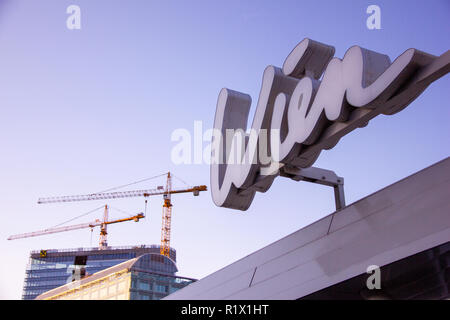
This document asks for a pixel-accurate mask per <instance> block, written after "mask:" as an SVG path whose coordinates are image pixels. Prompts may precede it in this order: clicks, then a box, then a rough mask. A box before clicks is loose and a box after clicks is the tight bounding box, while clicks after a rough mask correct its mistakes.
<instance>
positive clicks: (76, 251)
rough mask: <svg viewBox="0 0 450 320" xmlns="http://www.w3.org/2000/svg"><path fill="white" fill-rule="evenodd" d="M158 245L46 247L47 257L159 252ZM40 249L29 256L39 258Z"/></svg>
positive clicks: (171, 256) (174, 253)
mask: <svg viewBox="0 0 450 320" xmlns="http://www.w3.org/2000/svg"><path fill="white" fill-rule="evenodd" d="M160 248H161V246H160V245H154V244H153V245H139V246H120V247H107V248H102V249H100V248H99V247H93V248H68V249H46V250H45V251H46V253H47V257H64V256H74V255H105V254H117V253H126V252H135V253H136V255H137V256H140V255H143V254H146V253H159V252H160ZM40 252H41V251H40V250H33V251H31V252H30V257H31V258H34V259H40V258H41V256H40ZM170 258H171V259H173V260H174V261H176V250H175V249H174V248H170Z"/></svg>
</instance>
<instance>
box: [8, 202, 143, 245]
mask: <svg viewBox="0 0 450 320" xmlns="http://www.w3.org/2000/svg"><path fill="white" fill-rule="evenodd" d="M98 209H99V208H97V209H96V210H98ZM108 212H109V207H108V205H105V210H104V213H103V221H100V220H99V219H96V220H95V221H93V222H88V223H81V224H75V225H71V226H64V227H56V228H48V229H44V230H39V231H34V232H28V233H22V234H16V235H12V236H10V237H9V238H8V240H16V239H22V238H29V237H37V236H42V235H45V234H53V233H57V232H65V231H72V230H78V229H84V228H91V229H92V228H94V227H98V226H100V240H99V248H100V249H106V248H107V247H108V241H107V235H108V232H107V226H108V225H109V224H113V223H119V222H125V221H135V222H138V221H139V220H140V219H143V218H145V215H144V213H142V212H141V213H138V214H137V215H134V216H132V217H127V218H122V219H117V220H111V221H110V220H108Z"/></svg>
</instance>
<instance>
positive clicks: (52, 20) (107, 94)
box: [0, 0, 450, 299]
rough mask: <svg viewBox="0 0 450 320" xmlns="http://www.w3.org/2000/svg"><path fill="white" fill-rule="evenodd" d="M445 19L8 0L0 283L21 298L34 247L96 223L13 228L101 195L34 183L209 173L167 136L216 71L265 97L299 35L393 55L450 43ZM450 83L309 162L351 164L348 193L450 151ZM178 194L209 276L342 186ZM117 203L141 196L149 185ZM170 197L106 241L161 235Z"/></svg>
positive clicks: (357, 194) (199, 268) (189, 248)
mask: <svg viewBox="0 0 450 320" xmlns="http://www.w3.org/2000/svg"><path fill="white" fill-rule="evenodd" d="M70 4H77V5H79V6H80V8H81V26H82V29H81V30H68V29H67V28H66V19H67V17H68V15H67V14H66V8H67V7H68V6H69V5H70ZM370 4H377V5H379V6H380V8H381V27H382V29H381V30H368V29H367V28H366V19H367V16H368V15H367V14H366V8H367V6H368V5H370ZM449 20H450V2H449V1H447V0H440V1H439V0H430V1H356V0H354V1H334V0H333V1H300V0H296V1H287V0H283V1H256V0H253V1H250V0H247V1H242V0H238V1H235V0H232V1H231V0H229V1H220V2H219V1H197V0H193V1H147V0H145V1H144V0H141V1H138V0H130V1H117V0H96V1H92V0H84V1H82V0H71V1H66V0H53V1H50V0H40V1H25V0H0V48H1V50H0V137H1V138H0V150H1V157H0V217H1V227H0V252H1V253H2V263H1V265H0V298H3V299H20V297H21V290H22V285H23V278H24V273H25V265H26V263H27V258H28V253H29V251H30V250H38V249H45V248H74V247H82V246H90V245H91V234H90V231H89V230H80V231H74V232H67V233H61V234H55V235H50V236H43V237H37V238H30V239H23V240H16V241H7V240H6V238H7V237H8V236H9V235H10V234H14V233H22V232H28V231H34V230H39V229H42V228H46V227H50V226H53V225H55V224H58V223H60V222H62V221H65V220H67V219H70V218H72V217H74V216H77V215H79V214H81V213H84V212H86V211H89V210H90V209H93V208H96V207H98V206H100V205H102V204H104V203H105V202H104V201H98V202H95V201H91V202H84V203H83V202H81V203H69V204H67V203H66V204H48V205H38V204H37V203H36V200H37V198H38V197H41V196H52V195H70V194H83V193H90V192H95V191H99V190H103V189H107V188H109V187H113V186H116V185H120V184H124V183H127V182H131V181H134V180H139V179H140V178H145V177H149V176H153V175H156V174H159V173H162V172H166V171H168V170H171V171H173V172H174V173H175V174H176V175H178V176H180V177H181V178H183V179H184V180H185V181H187V182H189V183H190V184H209V167H208V166H207V165H206V164H204V165H175V164H173V163H172V162H171V158H170V152H171V149H172V147H173V146H174V143H173V142H171V140H170V136H171V133H172V131H173V130H175V129H177V128H186V129H188V130H190V131H192V130H193V123H194V121H195V120H202V121H203V124H204V126H205V128H209V127H211V126H212V123H213V118H214V112H215V105H216V100H217V95H218V93H219V91H220V89H221V88H222V87H228V88H230V89H234V90H238V91H242V92H246V93H249V94H250V95H251V96H252V98H253V101H254V102H256V100H257V95H258V93H259V89H260V84H261V77H262V73H263V71H264V68H265V67H266V66H267V65H269V64H272V65H276V66H281V65H282V63H283V61H284V59H285V58H286V56H287V55H288V54H289V52H290V51H291V50H292V49H293V48H294V46H295V45H296V44H297V43H298V42H300V41H301V40H302V39H303V38H305V37H308V38H311V39H314V40H317V41H320V42H323V43H327V44H330V45H333V46H335V47H336V56H338V57H342V56H343V54H344V53H345V51H346V50H347V49H348V48H349V47H351V46H352V45H355V44H357V45H360V46H362V47H366V48H368V49H371V50H374V51H378V52H381V53H386V54H388V55H389V56H390V57H391V59H394V58H396V57H397V56H398V55H400V54H401V53H402V52H403V51H405V50H406V49H408V48H411V47H413V48H417V49H420V50H423V51H426V52H428V53H431V54H435V55H440V54H442V53H443V52H445V51H446V50H448V49H449V47H450V45H449V44H450V40H449V33H450V32H449V31H450V24H449ZM449 85H450V78H449V77H448V76H447V77H444V78H442V79H440V80H439V81H437V82H436V83H434V84H432V85H431V86H430V87H429V88H428V89H427V91H425V92H424V93H423V94H422V95H421V96H420V97H419V98H418V99H417V100H416V101H414V102H413V103H412V104H411V105H410V106H409V107H408V108H407V109H405V110H404V111H402V112H400V113H398V114H396V115H394V116H380V117H378V118H376V119H374V120H373V121H372V122H371V123H370V124H369V126H368V127H366V128H363V129H358V130H356V131H354V132H353V133H351V134H349V135H348V136H346V137H345V138H343V139H342V140H341V142H340V143H339V144H338V145H337V146H336V147H335V148H334V149H332V150H330V151H325V152H323V153H322V155H321V156H320V158H319V160H318V162H317V163H316V165H317V166H321V167H324V168H327V169H332V170H335V171H336V172H337V173H338V174H339V175H341V176H343V177H344V178H345V183H346V185H345V191H346V199H347V203H351V202H354V201H356V200H358V199H360V198H361V197H364V196H366V195H368V194H370V193H372V192H375V191H377V190H378V189H380V188H382V187H384V186H387V185H389V184H391V183H393V182H395V181H397V180H399V179H401V178H403V177H405V176H408V175H410V174H412V173H414V172H416V171H418V170H420V169H422V168H424V167H426V166H429V165H431V164H433V163H435V162H437V161H439V160H442V159H443V158H445V157H447V156H448V155H449V142H450V141H449V137H450V129H449V124H448V123H449V118H450V109H449V101H450V90H449V87H450V86H449ZM252 110H254V106H253V108H252ZM161 183H162V180H160V181H157V182H151V183H148V184H143V185H139V186H138V187H152V186H153V185H157V184H161ZM180 186H181V185H180ZM173 203H174V208H173V229H172V246H173V247H174V248H176V250H177V252H178V266H179V270H180V272H179V274H180V275H184V276H188V277H195V278H201V277H204V276H206V275H208V274H209V273H211V272H213V271H215V270H217V269H218V268H220V267H223V266H225V265H227V264H229V263H231V262H233V261H235V260H237V259H239V258H241V257H243V256H245V255H247V254H250V253H251V252H253V251H255V250H257V249H259V248H261V247H263V246H265V245H267V244H269V243H271V242H273V241H275V240H277V239H279V238H281V237H283V236H285V235H287V234H289V233H291V232H294V231H296V230H298V229H299V228H301V227H304V226H305V225H307V224H309V223H311V222H313V221H315V220H317V219H319V218H321V217H323V216H325V215H327V214H329V213H330V212H332V211H333V206H334V199H333V192H332V190H330V189H328V188H326V187H323V186H315V185H311V184H307V183H296V182H293V181H287V180H282V179H278V180H277V181H276V182H275V184H274V185H273V187H272V188H271V189H270V190H269V191H268V192H267V193H266V194H257V196H256V198H255V200H254V202H253V205H252V206H251V208H250V209H249V210H248V211H247V212H245V213H243V212H240V211H239V212H238V211H233V210H229V209H223V208H217V207H215V206H214V204H213V202H212V200H211V196H210V194H209V192H208V193H203V194H201V196H200V197H197V198H194V197H192V196H191V195H190V194H184V195H175V196H174V197H173ZM109 204H111V205H112V206H115V207H117V208H120V209H123V210H125V211H127V212H130V213H135V212H139V211H142V210H143V208H144V201H143V199H140V198H136V199H129V200H114V201H110V202H109ZM161 205H162V198H160V197H157V198H156V197H154V198H151V199H150V207H149V215H148V217H147V219H145V220H142V222H140V223H139V224H134V223H122V224H120V225H114V226H111V227H110V228H109V231H110V234H109V244H110V245H133V244H142V243H146V244H158V243H159V240H160V226H161V210H162V209H161ZM112 216H113V217H120V216H121V213H120V212H112ZM99 217H100V214H97V215H96V216H95V215H94V216H92V215H91V216H88V217H85V218H84V219H81V220H79V221H75V223H81V222H88V221H91V220H94V219H95V218H99ZM97 240H98V230H95V231H94V234H93V237H92V245H93V246H95V245H96V244H97Z"/></svg>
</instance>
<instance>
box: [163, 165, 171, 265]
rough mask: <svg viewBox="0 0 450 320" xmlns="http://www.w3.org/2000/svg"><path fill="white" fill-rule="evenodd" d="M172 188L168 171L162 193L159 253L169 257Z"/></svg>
mask: <svg viewBox="0 0 450 320" xmlns="http://www.w3.org/2000/svg"><path fill="white" fill-rule="evenodd" d="M171 189H172V178H171V177H170V172H169V173H168V174H167V183H166V193H165V194H164V204H163V213H162V223H161V248H160V253H161V254H162V255H164V256H167V257H169V254H170V228H171V220H172V203H171V201H170V200H171V199H170V198H171V197H170V195H171V194H170V191H171Z"/></svg>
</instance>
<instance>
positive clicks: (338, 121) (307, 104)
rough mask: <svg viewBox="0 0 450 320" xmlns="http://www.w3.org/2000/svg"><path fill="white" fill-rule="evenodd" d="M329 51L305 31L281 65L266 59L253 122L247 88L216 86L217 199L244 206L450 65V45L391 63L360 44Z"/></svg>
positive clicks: (391, 110) (402, 103)
mask: <svg viewBox="0 0 450 320" xmlns="http://www.w3.org/2000/svg"><path fill="white" fill-rule="evenodd" d="M333 55H334V47H332V46H329V45H326V44H322V43H319V42H317V41H313V40H310V39H304V40H303V41H302V42H300V43H299V44H298V45H297V46H296V47H295V48H294V50H292V52H291V53H290V54H289V56H288V57H287V58H286V60H285V62H284V64H283V67H282V68H281V69H280V68H277V67H274V66H268V67H267V68H266V69H265V71H264V75H263V79H262V86H261V91H260V94H259V100H258V103H257V106H256V111H255V115H254V118H253V122H252V126H251V128H247V121H248V115H249V110H250V105H251V98H250V96H249V95H247V94H245V93H241V92H237V91H233V90H229V89H226V88H224V89H222V90H221V91H220V93H219V97H218V101H217V107H216V115H215V120H214V129H215V130H214V133H213V138H212V144H211V146H212V153H211V193H212V198H213V200H214V203H215V204H216V205H217V206H222V207H227V208H233V209H239V210H247V209H248V208H249V206H250V204H251V203H252V200H253V197H254V195H255V193H256V191H259V192H265V191H267V190H268V189H269V188H270V186H271V184H272V183H273V181H274V179H275V178H276V177H277V176H279V175H280V174H283V170H286V169H287V168H289V167H290V168H292V167H295V168H308V167H310V166H311V165H312V164H313V163H314V162H315V161H316V159H317V158H318V156H319V154H320V152H321V151H322V150H323V149H331V148H333V147H334V146H335V145H336V144H337V143H338V141H339V139H341V138H342V137H343V136H344V135H346V134H347V133H349V132H351V131H353V130H354V129H356V128H360V127H364V126H366V125H367V124H368V122H369V121H370V120H371V119H372V118H374V117H376V116H377V115H379V114H385V115H392V114H395V113H397V112H399V111H401V110H402V109H404V108H405V107H407V106H408V105H409V104H410V103H411V102H412V101H414V99H416V98H417V97H418V96H419V95H420V94H421V93H422V92H423V91H424V90H425V89H426V88H427V87H428V86H429V85H430V84H431V83H432V82H433V81H435V80H437V79H438V78H440V77H442V76H444V75H445V74H447V73H448V72H449V71H450V51H447V52H445V53H444V54H442V55H441V56H439V57H437V56H434V55H431V54H428V53H426V52H422V51H419V50H416V49H408V50H406V51H405V52H404V53H403V54H401V55H400V56H399V57H397V59H395V61H394V62H392V63H391V61H390V59H389V57H388V56H387V55H384V54H380V53H377V52H374V51H371V50H367V49H364V48H361V47H358V46H354V47H351V48H350V49H348V51H347V52H346V53H345V55H344V58H343V59H338V58H335V57H333Z"/></svg>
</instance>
